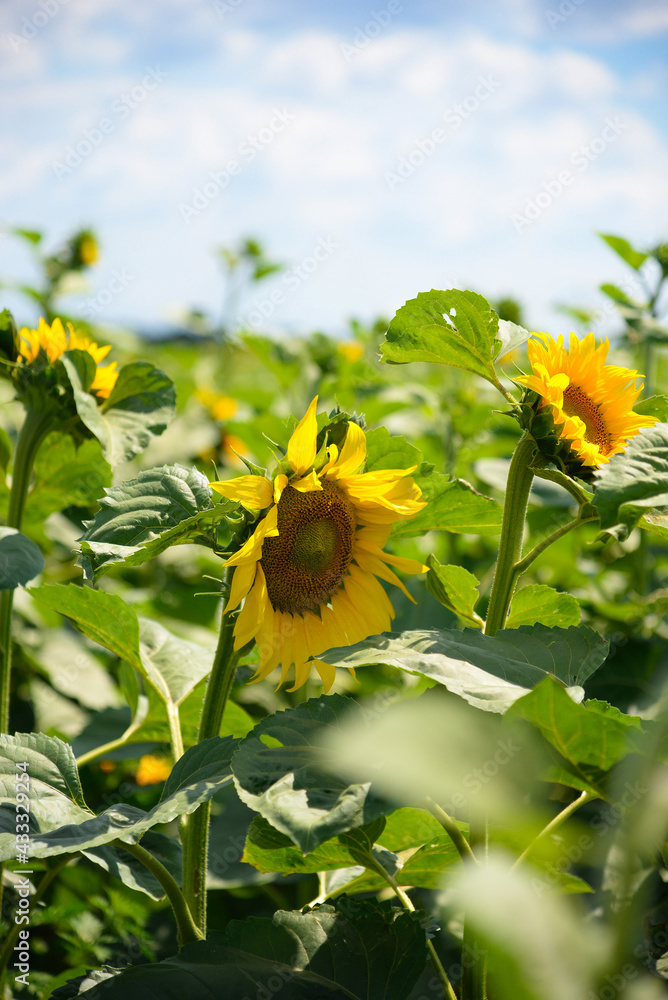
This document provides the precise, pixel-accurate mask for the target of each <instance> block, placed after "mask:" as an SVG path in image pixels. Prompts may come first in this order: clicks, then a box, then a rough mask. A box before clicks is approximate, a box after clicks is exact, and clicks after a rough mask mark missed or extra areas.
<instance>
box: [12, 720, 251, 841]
mask: <svg viewBox="0 0 668 1000" xmlns="http://www.w3.org/2000/svg"><path fill="white" fill-rule="evenodd" d="M31 740H39V741H40V742H37V743H34V744H33V743H31V742H30V741H31ZM12 741H14V742H12ZM234 745H235V741H234V740H233V739H232V738H231V737H227V738H226V739H221V738H220V737H212V738H211V739H208V740H204V741H203V742H202V743H199V744H198V745H197V746H195V747H192V748H191V749H190V750H187V751H186V753H185V754H184V755H183V757H181V759H180V760H179V761H177V763H176V764H175V765H174V769H173V770H172V773H171V774H170V776H169V778H168V779H167V782H166V783H165V786H164V788H163V792H162V796H161V799H160V802H159V803H158V804H157V806H155V807H154V808H153V809H151V810H150V812H145V811H144V810H143V809H139V808H137V807H136V806H132V805H129V804H127V803H119V804H117V805H112V806H109V807H108V808H107V809H105V810H103V812H101V813H100V814H99V815H97V816H96V815H95V814H94V813H93V812H91V810H90V809H88V808H87V806H86V805H85V803H84V801H83V798H82V796H81V787H80V785H79V784H78V776H77V779H76V781H77V783H76V784H75V783H74V778H73V777H71V776H70V775H71V773H72V768H74V771H76V764H75V762H74V756H73V754H72V751H71V750H70V748H69V747H67V745H66V744H63V743H61V741H60V740H55V739H52V738H50V737H46V736H42V737H28V736H21V737H8V736H4V737H1V738H0V768H1V769H2V770H0V776H2V785H0V830H2V831H3V832H2V833H0V860H3V861H6V860H8V859H10V858H13V857H15V856H16V843H15V836H16V817H15V805H14V803H15V801H16V782H15V776H16V767H15V762H16V761H17V760H27V761H28V763H29V768H28V774H29V776H30V779H31V812H30V824H31V834H30V851H29V855H30V857H34V858H44V857H50V856H53V855H59V854H70V853H73V852H76V851H84V850H91V849H92V848H96V847H99V846H100V845H104V844H108V843H110V842H111V841H113V840H116V839H117V838H118V839H120V840H124V841H127V842H128V843H134V842H136V841H137V840H138V839H139V838H140V837H141V835H142V834H143V833H145V832H146V831H147V830H150V829H151V828H152V827H154V826H156V825H157V824H159V823H170V822H171V821H172V820H174V819H176V817H177V816H182V815H187V814H188V813H191V812H193V811H194V810H195V809H197V808H198V806H199V805H201V803H202V802H205V801H206V800H207V799H209V798H211V796H212V795H214V794H215V792H216V791H218V789H219V788H221V787H222V786H223V785H225V784H226V783H227V782H228V781H229V776H230V769H229V764H230V760H231V757H232V753H233V750H234ZM22 753H26V754H28V753H29V754H30V756H26V757H21V754H22ZM10 777H11V781H10V780H9V778H10ZM33 781H34V783H33Z"/></svg>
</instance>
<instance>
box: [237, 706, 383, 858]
mask: <svg viewBox="0 0 668 1000" xmlns="http://www.w3.org/2000/svg"><path fill="white" fill-rule="evenodd" d="M351 713H352V714H353V716H358V717H359V719H360V722H361V720H362V718H363V710H362V708H361V707H360V706H359V705H358V704H357V702H355V701H353V700H352V698H346V697H343V696H342V695H338V694H337V695H329V696H327V695H324V696H322V697H320V698H312V699H310V700H309V701H307V702H306V703H305V704H304V705H299V706H298V707H297V708H294V709H290V710H289V711H286V712H277V713H276V714H275V715H272V716H270V717H269V718H267V719H263V720H262V721H261V722H260V723H258V725H257V726H256V727H255V729H254V730H253V732H252V733H250V734H249V735H248V736H247V737H246V738H245V739H244V740H242V741H241V743H240V744H239V748H238V750H237V752H236V753H235V755H234V760H233V764H232V769H233V772H234V781H235V784H236V787H237V791H238V793H239V796H240V798H241V799H242V801H243V802H245V803H246V805H248V806H250V808H251V809H253V810H255V812H259V813H260V814H261V815H262V816H264V818H265V819H266V820H268V821H269V822H270V823H271V825H272V826H274V827H275V828H276V829H277V830H279V831H280V832H281V833H284V834H285V835H286V836H288V837H290V839H291V840H292V841H293V842H294V843H295V844H297V846H298V847H299V848H300V849H301V850H302V851H304V852H305V853H308V852H310V851H313V850H315V848H316V847H318V846H319V845H320V844H322V843H324V842H325V841H326V840H329V839H330V838H331V837H335V836H337V835H338V834H340V833H344V832H345V831H347V830H352V829H353V828H354V827H356V826H362V825H363V824H364V823H368V822H370V821H371V820H372V819H375V818H376V817H377V816H380V815H381V814H382V813H383V812H385V811H386V810H387V808H388V807H387V803H384V802H383V801H381V800H380V799H378V798H377V797H376V796H375V795H374V794H373V793H372V791H371V783H370V781H369V780H361V781H353V782H347V781H344V780H342V779H340V778H337V777H335V776H334V775H333V774H332V773H331V771H327V769H326V768H327V766H328V765H329V766H330V767H331V766H332V765H334V763H335V761H334V760H333V758H332V755H331V753H328V752H326V751H325V750H324V749H323V748H322V740H323V737H324V736H325V734H326V733H327V732H328V731H331V730H332V729H334V728H336V726H337V725H338V723H339V720H340V718H341V717H342V716H343V715H346V716H347V717H349V716H350V714H351ZM360 770H361V771H363V767H361V768H360ZM365 777H368V776H366V775H365Z"/></svg>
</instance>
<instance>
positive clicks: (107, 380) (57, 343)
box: [18, 317, 118, 399]
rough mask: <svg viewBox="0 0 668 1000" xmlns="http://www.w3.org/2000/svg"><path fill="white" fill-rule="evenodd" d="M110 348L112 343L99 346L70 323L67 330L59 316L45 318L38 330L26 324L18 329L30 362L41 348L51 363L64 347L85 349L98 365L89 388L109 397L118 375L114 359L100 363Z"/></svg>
mask: <svg viewBox="0 0 668 1000" xmlns="http://www.w3.org/2000/svg"><path fill="white" fill-rule="evenodd" d="M110 350H111V345H106V346H104V347H98V345H97V344H96V343H95V341H93V340H91V339H90V337H88V336H86V335H85V334H82V333H76V332H75V330H74V329H73V327H72V324H71V323H68V324H67V331H66V330H65V328H64V326H63V324H62V321H61V320H59V319H58V318H57V317H56V319H54V321H53V323H52V324H51V326H49V324H48V323H47V322H46V320H44V319H43V318H42V319H40V321H39V323H38V325H37V329H36V330H30V329H29V328H28V327H27V326H24V327H23V329H21V330H19V346H18V351H19V358H20V359H21V360H22V361H24V362H26V363H27V364H31V363H32V362H33V361H35V360H36V359H37V358H38V356H39V354H40V352H41V351H43V352H44V354H45V355H46V357H47V358H48V360H49V361H50V362H51V364H53V363H54V362H55V361H57V360H58V358H59V357H60V356H61V355H62V354H64V353H65V351H86V352H87V353H88V354H90V356H91V357H92V359H93V361H94V362H95V364H96V365H97V371H96V372H95V378H94V379H93V382H92V384H91V387H90V391H91V392H93V393H95V395H97V396H98V397H99V398H100V399H106V398H107V397H108V396H109V394H110V392H111V390H112V389H113V387H114V385H115V384H116V379H117V378H118V372H117V370H116V362H115V361H114V362H112V363H111V364H109V365H103V366H100V362H101V361H103V360H104V358H106V356H107V354H108V353H109V351H110Z"/></svg>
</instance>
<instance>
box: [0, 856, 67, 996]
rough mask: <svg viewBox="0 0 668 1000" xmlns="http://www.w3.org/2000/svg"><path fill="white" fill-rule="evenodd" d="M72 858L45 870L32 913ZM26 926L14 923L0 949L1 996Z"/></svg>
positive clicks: (32, 899)
mask: <svg viewBox="0 0 668 1000" xmlns="http://www.w3.org/2000/svg"><path fill="white" fill-rule="evenodd" d="M71 860H72V855H70V854H68V855H66V856H65V857H64V858H63V859H62V860H61V861H59V862H58V863H57V864H55V865H54V866H53V868H47V870H46V871H45V872H44V874H43V875H42V878H41V879H40V883H39V885H38V886H37V888H36V889H35V892H34V893H33V895H32V896H31V898H30V913H31V914H32V912H33V910H34V909H35V907H36V906H37V904H38V903H39V902H40V901H41V900H42V897H43V896H44V893H45V892H46V890H47V889H48V888H49V886H50V885H51V883H52V882H53V880H54V878H55V877H56V875H58V874H59V873H60V872H61V871H62V869H63V868H64V867H65V865H67V864H69V862H70V861H71ZM19 874H20V873H19ZM26 926H27V925H26V924H17V923H14V924H12V925H11V927H10V929H9V933H8V935H7V938H6V940H5V943H4V944H3V946H2V948H1V949H0V996H3V995H4V994H3V992H2V990H3V987H4V985H5V978H6V975H7V966H8V964H9V959H10V958H11V954H12V951H13V950H14V945H15V944H16V942H17V941H18V939H19V931H20V930H21V928H22V927H26Z"/></svg>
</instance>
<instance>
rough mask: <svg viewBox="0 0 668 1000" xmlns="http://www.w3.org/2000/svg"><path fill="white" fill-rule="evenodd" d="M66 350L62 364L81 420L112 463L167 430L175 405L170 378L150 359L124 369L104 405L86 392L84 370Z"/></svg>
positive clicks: (128, 455) (140, 449)
mask: <svg viewBox="0 0 668 1000" xmlns="http://www.w3.org/2000/svg"><path fill="white" fill-rule="evenodd" d="M74 354H83V355H85V356H86V357H90V355H88V354H87V352H84V351H78V352H74V351H67V352H66V353H65V354H64V355H63V356H62V358H61V359H60V360H61V361H62V364H63V366H64V368H65V370H66V372H67V376H68V378H69V381H70V384H71V386H72V392H73V394H74V402H75V405H76V408H77V413H78V414H79V417H80V419H81V420H82V422H83V423H84V424H85V425H86V427H87V428H88V430H89V431H90V432H91V433H92V434H93V435H94V436H95V437H96V438H97V439H98V441H99V442H100V444H101V445H102V451H103V452H104V456H105V458H106V459H107V461H108V462H109V463H110V465H112V466H114V465H117V464H118V463H119V462H122V461H129V460H130V459H131V458H134V456H135V455H138V454H139V453H140V452H142V451H144V449H145V448H146V447H147V446H148V444H149V442H150V440H151V438H152V437H155V436H157V435H159V434H162V432H163V431H164V430H165V428H166V426H167V424H168V423H169V421H170V420H171V418H172V415H173V413H174V407H175V405H176V393H175V390H174V385H173V383H172V381H171V379H170V378H168V377H167V375H165V373H164V372H161V371H160V370H159V369H158V368H155V367H154V366H153V365H151V364H149V363H148V362H147V361H135V362H132V363H131V364H129V365H124V366H123V368H121V370H120V372H119V375H118V379H117V381H116V384H115V386H114V388H113V389H112V391H111V393H110V395H109V397H108V399H106V400H105V401H104V403H102V404H101V405H99V404H98V402H97V400H96V399H95V398H94V397H93V396H91V395H90V394H89V393H88V392H87V391H86V382H85V380H84V378H82V371H80V369H79V367H78V365H77V364H76V363H75V361H74V360H73V357H72V355H74Z"/></svg>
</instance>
